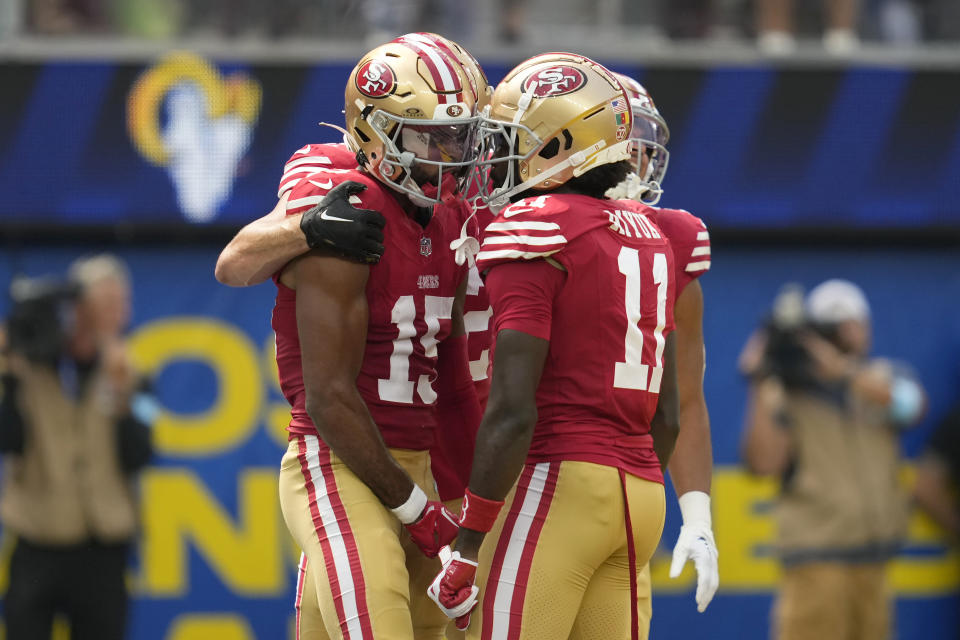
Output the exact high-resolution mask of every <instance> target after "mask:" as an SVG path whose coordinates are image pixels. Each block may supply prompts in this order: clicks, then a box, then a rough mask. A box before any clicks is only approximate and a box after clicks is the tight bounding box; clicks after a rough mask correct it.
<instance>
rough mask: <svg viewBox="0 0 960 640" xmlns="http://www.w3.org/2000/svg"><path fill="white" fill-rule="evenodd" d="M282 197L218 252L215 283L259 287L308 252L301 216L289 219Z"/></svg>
mask: <svg viewBox="0 0 960 640" xmlns="http://www.w3.org/2000/svg"><path fill="white" fill-rule="evenodd" d="M289 197H290V192H287V193H285V194H283V197H282V198H280V200H279V201H278V202H277V206H276V207H274V209H273V211H271V212H270V213H268V214H267V215H265V216H263V217H262V218H259V219H257V220H254V221H253V222H251V223H250V224H248V225H246V226H245V227H243V228H242V229H240V231H239V232H237V235H235V236H234V237H233V239H232V240H231V241H230V243H229V244H228V245H227V246H226V247H224V249H223V251H221V252H220V257H219V258H217V266H216V269H215V271H214V275H216V278H217V280H218V281H219V282H220V283H222V284H225V285H228V286H231V287H246V286H250V285H254V284H259V283H261V282H263V281H264V280H266V279H267V278H269V277H270V276H271V275H273V274H274V273H276V272H277V271H279V270H280V268H281V267H283V265H285V264H287V263H288V262H290V261H291V260H293V259H294V258H296V257H297V256H299V255H301V254H303V253H306V252H307V251H309V250H310V247H309V246H308V245H307V238H306V236H305V235H303V232H302V231H300V219H301V217H302V216H301V215H293V216H288V215H287V214H286V210H287V200H288V199H289Z"/></svg>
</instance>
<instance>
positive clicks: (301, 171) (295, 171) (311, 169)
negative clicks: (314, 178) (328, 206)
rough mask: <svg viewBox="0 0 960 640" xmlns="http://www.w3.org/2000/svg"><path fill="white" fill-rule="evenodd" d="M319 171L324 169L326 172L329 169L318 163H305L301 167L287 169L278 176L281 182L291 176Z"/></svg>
mask: <svg viewBox="0 0 960 640" xmlns="http://www.w3.org/2000/svg"><path fill="white" fill-rule="evenodd" d="M319 171H324V172H327V173H329V172H330V170H329V169H328V168H327V167H321V166H320V165H316V164H314V165H307V166H302V167H296V168H294V169H290V170H289V171H285V172H284V174H283V177H282V178H280V181H281V182H282V181H284V180H286V179H287V178H290V177H292V176H300V175H313V174H315V173H317V172H319Z"/></svg>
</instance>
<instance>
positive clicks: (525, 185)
mask: <svg viewBox="0 0 960 640" xmlns="http://www.w3.org/2000/svg"><path fill="white" fill-rule="evenodd" d="M594 147H597V148H598V149H600V148H602V147H603V141H602V140H601V141H600V142H598V143H597V144H595V145H593V147H590V149H593V148H594ZM586 159H587V156H586V153H585V152H584V151H577V152H576V153H575V154H573V155H572V156H570V157H569V158H567V159H566V160H564V161H563V162H560V163H557V164H555V165H553V166H552V167H550V168H549V169H547V170H546V171H544V172H543V173H540V174H538V175H537V177H536V178H528V179H527V180H525V181H523V182H521V183H520V184H518V185H516V186H515V187H513V188H512V189H510V190H509V191H507V192H505V193H501V194H499V195H497V196H496V197H495V198H493V199H492V200H491V201H490V204H492V205H494V206H498V207H505V206H507V205H508V204H510V198H511V197H513V196H515V195H517V194H518V193H522V192H524V191H526V190H527V189H529V188H531V187H532V186H533V185H535V184H537V183H539V182H543V181H544V180H549V179H550V178H552V177H553V176H555V175H557V174H558V173H560V172H561V171H566V170H567V169H568V168H570V167H576V166H577V165H580V164H583V162H584V161H585V160H586Z"/></svg>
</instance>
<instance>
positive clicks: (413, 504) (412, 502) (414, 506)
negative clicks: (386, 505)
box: [390, 483, 427, 524]
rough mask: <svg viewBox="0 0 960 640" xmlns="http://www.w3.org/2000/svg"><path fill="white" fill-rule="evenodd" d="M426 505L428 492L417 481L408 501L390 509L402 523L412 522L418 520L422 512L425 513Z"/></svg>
mask: <svg viewBox="0 0 960 640" xmlns="http://www.w3.org/2000/svg"><path fill="white" fill-rule="evenodd" d="M426 506H427V494H425V493H424V492H423V489H421V488H420V486H419V485H417V484H416V483H415V484H414V485H413V491H411V492H410V497H409V498H407V501H406V502H404V503H403V504H402V505H400V506H399V507H394V508H393V509H390V511H391V512H393V515H395V516H397V520H399V521H400V524H410V523H411V522H416V521H417V518H419V517H420V514H421V513H423V510H424V509H425V508H426Z"/></svg>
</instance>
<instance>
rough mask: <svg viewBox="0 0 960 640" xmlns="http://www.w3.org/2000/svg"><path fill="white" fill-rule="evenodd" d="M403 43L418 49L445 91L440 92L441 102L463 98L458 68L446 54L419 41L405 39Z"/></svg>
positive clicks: (440, 88) (450, 101)
mask: <svg viewBox="0 0 960 640" xmlns="http://www.w3.org/2000/svg"><path fill="white" fill-rule="evenodd" d="M403 44H404V46H406V47H409V48H410V49H413V50H414V51H416V52H417V54H418V55H419V56H420V59H421V60H423V63H424V64H425V65H426V66H427V69H428V70H429V71H430V75H431V76H432V77H433V82H434V83H435V84H436V86H437V88H438V89H439V90H440V91H442V92H443V93H441V94H440V102H441V103H443V104H452V103H454V102H461V101H462V100H463V87H462V86H461V85H460V77H459V76H457V71H456V69H454V68H453V65H452V64H451V63H450V61H449V60H447V57H446V55H444V54H443V53H440V52H439V51H437V50H436V49H434V48H433V47H428V46H424V45H423V44H421V43H419V42H412V41H409V40H404V41H403ZM454 94H455V95H454Z"/></svg>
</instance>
